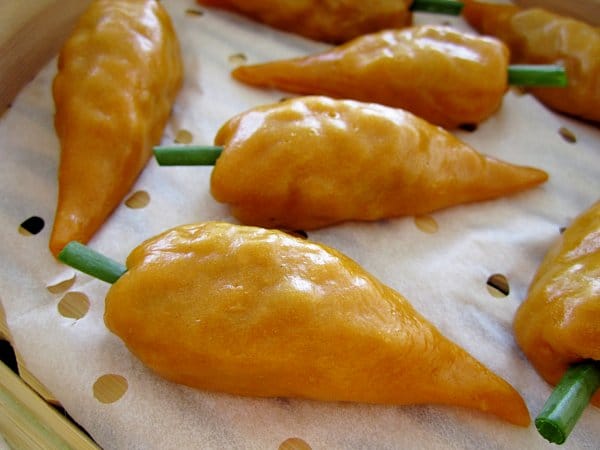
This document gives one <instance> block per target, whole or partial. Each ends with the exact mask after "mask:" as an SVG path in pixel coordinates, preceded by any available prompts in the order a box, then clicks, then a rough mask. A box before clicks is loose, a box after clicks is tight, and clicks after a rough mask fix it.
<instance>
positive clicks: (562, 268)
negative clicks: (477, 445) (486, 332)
mask: <svg viewBox="0 0 600 450" xmlns="http://www.w3.org/2000/svg"><path fill="white" fill-rule="evenodd" d="M514 331H515V336H516V339H517V343H518V344H519V346H520V347H521V349H522V350H523V352H524V353H525V355H527V357H528V358H529V360H530V361H531V362H532V364H533V366H534V367H535V368H536V370H537V371H538V373H539V374H540V375H541V376H542V377H543V378H544V379H545V380H546V381H548V382H549V383H550V384H552V385H555V384H556V383H558V381H559V380H560V378H561V377H562V375H563V374H564V372H565V371H566V370H567V368H568V367H569V366H570V365H571V364H573V363H577V362H580V361H583V360H586V359H593V360H597V361H600V201H599V202H597V203H596V204H594V205H592V206H591V207H590V208H589V209H588V210H586V211H584V212H583V213H582V214H581V215H579V216H578V217H577V218H576V219H575V220H574V221H573V222H572V223H571V225H569V227H567V229H566V230H565V231H564V233H563V234H562V235H561V237H560V239H559V240H558V241H557V242H556V243H555V244H554V246H553V247H552V248H551V249H550V250H549V251H548V253H547V254H546V256H545V258H544V259H543V261H542V263H541V265H540V267H539V268H538V271H537V273H536V275H535V277H534V279H533V281H532V283H531V286H530V288H529V292H528V295H527V298H526V299H525V301H524V302H523V303H522V304H521V306H520V308H519V309H518V310H517V314H516V316H515V321H514ZM592 403H594V404H595V405H596V406H600V391H599V392H596V394H595V395H594V397H592Z"/></svg>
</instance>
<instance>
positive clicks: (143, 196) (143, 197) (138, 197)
mask: <svg viewBox="0 0 600 450" xmlns="http://www.w3.org/2000/svg"><path fill="white" fill-rule="evenodd" d="M148 203H150V194H148V192H146V191H136V192H134V193H133V194H131V195H130V196H129V198H127V200H125V205H126V206H127V207H129V208H131V209H140V208H145V207H146V206H148Z"/></svg>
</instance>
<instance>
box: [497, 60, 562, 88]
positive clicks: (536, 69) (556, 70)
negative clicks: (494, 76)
mask: <svg viewBox="0 0 600 450" xmlns="http://www.w3.org/2000/svg"><path fill="white" fill-rule="evenodd" d="M508 84H512V85H515V86H540V87H565V86H566V85H567V84H568V80H567V74H566V73H565V68H564V67H563V66H561V65H557V64H512V65H510V66H508Z"/></svg>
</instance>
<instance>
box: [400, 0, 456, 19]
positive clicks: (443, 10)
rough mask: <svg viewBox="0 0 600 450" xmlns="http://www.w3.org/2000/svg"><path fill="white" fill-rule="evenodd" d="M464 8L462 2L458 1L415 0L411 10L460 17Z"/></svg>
mask: <svg viewBox="0 0 600 450" xmlns="http://www.w3.org/2000/svg"><path fill="white" fill-rule="evenodd" d="M463 6H464V5H463V3H462V2H459V1H456V0H414V1H413V2H412V5H411V6H410V9H411V11H420V12H429V13H436V14H448V15H454V16H458V15H459V14H460V13H461V11H462V9H463Z"/></svg>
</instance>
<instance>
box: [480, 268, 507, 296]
mask: <svg viewBox="0 0 600 450" xmlns="http://www.w3.org/2000/svg"><path fill="white" fill-rule="evenodd" d="M486 284H487V289H488V292H489V293H490V294H492V295H493V296H494V297H506V296H507V295H508V294H510V286H509V284H508V279H507V278H506V276H504V275H502V274H501V273H495V274H493V275H490V277H489V278H488V279H487V283H486Z"/></svg>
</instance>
